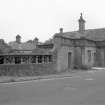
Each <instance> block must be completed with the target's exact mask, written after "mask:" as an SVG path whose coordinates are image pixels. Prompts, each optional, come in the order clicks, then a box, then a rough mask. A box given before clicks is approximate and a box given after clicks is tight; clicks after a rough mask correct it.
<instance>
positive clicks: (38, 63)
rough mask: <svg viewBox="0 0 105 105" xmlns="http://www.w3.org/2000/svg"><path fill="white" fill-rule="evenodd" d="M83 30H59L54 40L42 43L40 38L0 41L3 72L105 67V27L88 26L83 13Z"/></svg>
mask: <svg viewBox="0 0 105 105" xmlns="http://www.w3.org/2000/svg"><path fill="white" fill-rule="evenodd" d="M78 23H79V30H78V31H72V32H63V28H60V32H59V33H55V34H54V35H53V38H52V39H51V40H48V41H46V42H45V43H40V42H39V41H38V39H37V38H35V39H34V40H29V41H27V42H24V43H22V42H21V36H20V35H17V36H16V41H14V42H10V43H8V44H7V43H5V42H4V40H3V39H1V40H0V75H18V76H23V75H43V74H53V73H57V72H65V71H71V70H73V69H81V68H83V67H88V68H90V67H93V66H94V67H96V66H97V67H104V66H105V28H100V29H85V23H86V21H85V20H84V19H83V16H82V14H81V15H80V18H79V20H78Z"/></svg>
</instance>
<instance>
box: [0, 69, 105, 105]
mask: <svg viewBox="0 0 105 105" xmlns="http://www.w3.org/2000/svg"><path fill="white" fill-rule="evenodd" d="M0 105H105V71H104V70H99V71H95V72H77V73H75V74H73V76H72V77H65V78H58V79H49V80H39V81H37V80H33V81H27V82H18V83H4V84H3V83H1V84H0Z"/></svg>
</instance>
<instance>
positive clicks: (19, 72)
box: [0, 63, 57, 76]
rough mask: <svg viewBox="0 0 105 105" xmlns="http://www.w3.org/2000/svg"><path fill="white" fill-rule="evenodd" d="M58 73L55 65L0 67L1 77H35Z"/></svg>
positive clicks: (11, 65)
mask: <svg viewBox="0 0 105 105" xmlns="http://www.w3.org/2000/svg"><path fill="white" fill-rule="evenodd" d="M56 72H57V70H56V65H55V64H54V63H49V64H4V65H0V76H35V75H46V74H54V73H56Z"/></svg>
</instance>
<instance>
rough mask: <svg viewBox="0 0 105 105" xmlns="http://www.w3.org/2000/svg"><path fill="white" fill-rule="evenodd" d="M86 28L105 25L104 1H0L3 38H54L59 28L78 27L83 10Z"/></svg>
mask: <svg viewBox="0 0 105 105" xmlns="http://www.w3.org/2000/svg"><path fill="white" fill-rule="evenodd" d="M81 12H82V13H83V17H84V19H85V20H86V29H94V28H105V1H104V0H0V39H4V40H5V41H6V42H10V41H14V40H15V36H16V35H17V34H19V35H21V37H22V41H23V42H24V41H27V40H31V39H32V40H33V39H34V38H35V37H37V38H39V40H40V41H41V42H44V41H45V40H48V39H49V38H52V36H53V35H54V34H55V33H58V32H59V28H61V27H62V28H63V29H64V32H68V31H76V30H78V19H79V16H80V13H81Z"/></svg>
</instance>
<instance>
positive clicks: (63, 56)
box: [57, 46, 74, 72]
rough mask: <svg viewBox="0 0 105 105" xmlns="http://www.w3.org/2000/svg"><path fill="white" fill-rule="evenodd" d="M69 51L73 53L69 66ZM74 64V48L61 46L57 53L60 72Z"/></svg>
mask: <svg viewBox="0 0 105 105" xmlns="http://www.w3.org/2000/svg"><path fill="white" fill-rule="evenodd" d="M68 53H71V64H70V68H68V65H69V64H68ZM73 66H74V49H73V47H69V46H61V48H60V49H59V50H58V53H57V70H58V71H59V72H61V71H65V70H70V69H71V68H73Z"/></svg>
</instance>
